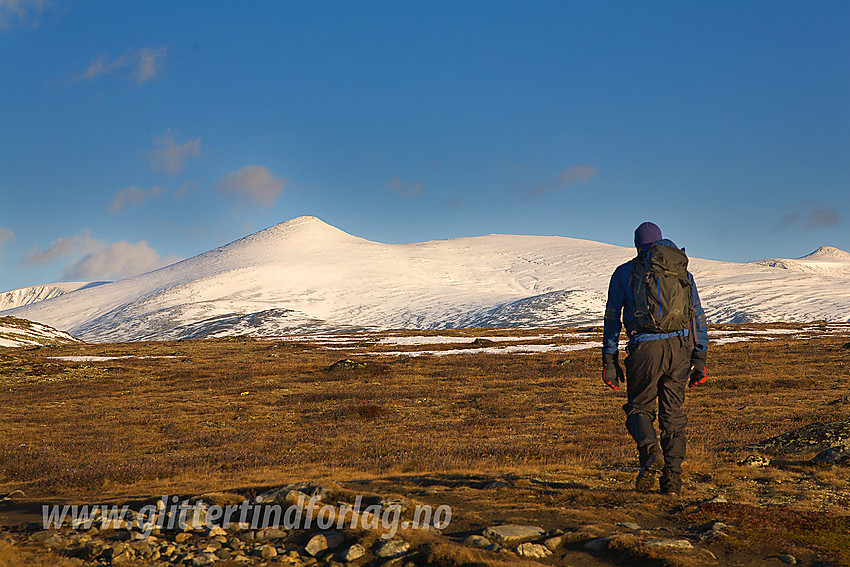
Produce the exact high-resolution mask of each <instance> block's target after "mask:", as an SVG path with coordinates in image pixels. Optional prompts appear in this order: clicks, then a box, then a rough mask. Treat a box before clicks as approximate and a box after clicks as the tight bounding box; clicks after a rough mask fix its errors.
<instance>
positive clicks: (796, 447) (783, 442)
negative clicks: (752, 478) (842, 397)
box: [748, 418, 850, 455]
mask: <svg viewBox="0 0 850 567" xmlns="http://www.w3.org/2000/svg"><path fill="white" fill-rule="evenodd" d="M837 446H842V447H845V448H847V449H850V418H848V419H844V420H841V421H833V422H831V423H810V424H809V425H806V426H804V427H801V428H799V429H795V430H793V431H789V432H788V433H783V434H782V435H777V436H776V437H771V438H769V439H765V440H764V441H760V442H759V443H756V444H755V445H751V446H750V447H748V448H751V449H755V450H757V451H759V452H764V453H769V454H772V455H787V454H792V453H807V452H814V451H824V450H826V449H829V448H831V447H837Z"/></svg>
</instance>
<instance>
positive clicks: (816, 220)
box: [773, 203, 841, 231]
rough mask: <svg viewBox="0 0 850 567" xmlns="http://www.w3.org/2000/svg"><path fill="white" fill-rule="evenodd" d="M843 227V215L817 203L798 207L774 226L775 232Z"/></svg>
mask: <svg viewBox="0 0 850 567" xmlns="http://www.w3.org/2000/svg"><path fill="white" fill-rule="evenodd" d="M840 225H841V214H840V213H839V212H838V211H837V210H836V209H834V208H832V207H828V206H825V205H821V204H817V203H804V204H801V205H799V206H797V209H796V210H795V211H792V212H790V213H788V214H786V215H785V216H783V217H782V218H781V219H779V222H777V224H776V225H775V226H774V228H773V230H775V231H776V230H789V229H792V228H797V229H802V230H814V229H818V228H834V227H838V226H840Z"/></svg>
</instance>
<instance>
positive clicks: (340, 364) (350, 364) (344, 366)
mask: <svg viewBox="0 0 850 567" xmlns="http://www.w3.org/2000/svg"><path fill="white" fill-rule="evenodd" d="M365 366H366V363H365V362H359V361H357V360H351V359H350V358H344V359H342V360H337V361H336V362H334V363H333V364H331V365H330V366H328V368H327V370H348V369H350V368H364V367H365Z"/></svg>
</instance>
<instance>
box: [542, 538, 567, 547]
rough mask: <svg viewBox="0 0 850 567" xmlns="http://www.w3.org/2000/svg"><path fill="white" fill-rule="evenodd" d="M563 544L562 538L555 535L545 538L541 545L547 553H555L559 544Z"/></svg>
mask: <svg viewBox="0 0 850 567" xmlns="http://www.w3.org/2000/svg"><path fill="white" fill-rule="evenodd" d="M563 542H564V536H562V535H556V536H552V537H549V538H546V539H545V540H544V541H543V545H545V546H546V549H548V550H549V551H555V550H556V549H558V548H559V547H560V546H561V544H562V543H563Z"/></svg>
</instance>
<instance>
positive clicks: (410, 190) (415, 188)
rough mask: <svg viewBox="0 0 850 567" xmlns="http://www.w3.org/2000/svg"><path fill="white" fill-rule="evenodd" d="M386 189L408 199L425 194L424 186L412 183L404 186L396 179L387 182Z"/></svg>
mask: <svg viewBox="0 0 850 567" xmlns="http://www.w3.org/2000/svg"><path fill="white" fill-rule="evenodd" d="M387 187H388V188H389V190H390V191H392V192H393V193H395V194H397V195H401V196H402V197H406V198H408V199H412V198H413V197H418V196H420V195H421V194H422V193H424V192H425V186H424V185H422V184H421V183H419V182H417V181H414V182H413V183H408V184H407V185H405V184H403V183H402V182H401V179H399V178H398V177H393V178H392V179H390V180H389V181H387Z"/></svg>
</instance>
